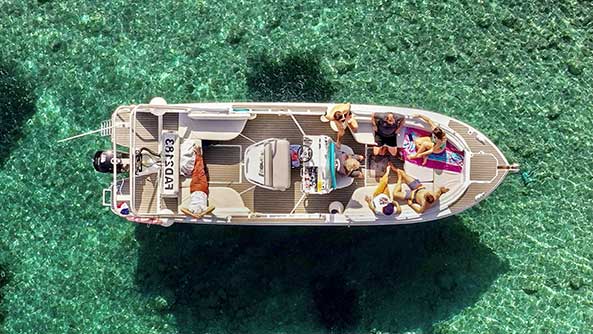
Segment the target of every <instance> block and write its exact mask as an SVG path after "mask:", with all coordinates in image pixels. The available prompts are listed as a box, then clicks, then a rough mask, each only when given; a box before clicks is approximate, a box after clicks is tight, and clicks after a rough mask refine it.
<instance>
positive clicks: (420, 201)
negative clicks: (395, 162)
mask: <svg viewBox="0 0 593 334" xmlns="http://www.w3.org/2000/svg"><path fill="white" fill-rule="evenodd" d="M392 168H393V170H394V171H395V172H396V173H397V183H396V185H395V189H394V190H393V198H394V199H396V200H400V201H407V202H408V205H409V206H410V207H411V208H412V209H413V210H414V211H416V212H417V213H423V212H424V211H426V210H428V209H429V208H430V207H431V206H432V205H433V204H434V203H435V202H436V201H437V200H438V199H439V198H440V197H441V195H442V194H444V193H446V192H448V191H449V188H446V187H440V188H439V190H437V191H436V192H435V191H430V190H428V189H426V187H424V185H422V183H420V181H419V180H418V179H415V178H413V177H411V176H410V175H408V174H407V173H406V172H405V171H403V170H401V169H397V168H395V167H392ZM402 180H403V181H404V182H405V183H406V184H407V185H408V187H409V188H410V190H407V189H403V188H402V185H401V183H402Z"/></svg>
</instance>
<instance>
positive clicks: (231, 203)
mask: <svg viewBox="0 0 593 334" xmlns="http://www.w3.org/2000/svg"><path fill="white" fill-rule="evenodd" d="M190 183H191V178H186V179H185V180H184V181H183V182H182V184H181V199H180V201H179V202H180V203H181V205H180V207H182V208H183V207H187V206H188V205H189V201H190V196H191V194H190V192H189V185H190ZM209 192H210V193H209V194H208V205H212V206H214V208H215V209H214V212H213V214H214V215H215V216H218V217H223V218H226V217H229V216H247V215H248V214H249V213H250V212H251V210H249V208H247V207H246V206H245V203H244V202H243V198H241V195H240V194H239V193H238V192H237V191H236V190H235V189H233V188H229V187H210V188H209Z"/></svg>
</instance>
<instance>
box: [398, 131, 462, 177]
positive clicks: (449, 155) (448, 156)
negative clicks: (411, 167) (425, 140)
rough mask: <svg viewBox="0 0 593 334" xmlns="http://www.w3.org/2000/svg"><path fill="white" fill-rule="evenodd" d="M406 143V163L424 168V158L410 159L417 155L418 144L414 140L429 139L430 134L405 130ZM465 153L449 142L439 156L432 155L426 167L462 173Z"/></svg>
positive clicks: (403, 152)
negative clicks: (412, 155) (411, 156)
mask: <svg viewBox="0 0 593 334" xmlns="http://www.w3.org/2000/svg"><path fill="white" fill-rule="evenodd" d="M404 131H405V132H404V143H403V147H402V150H401V153H402V155H403V157H404V159H405V160H406V161H409V162H410V163H413V164H415V165H418V166H422V160H423V159H422V158H418V159H409V158H408V156H409V155H410V154H414V153H416V144H415V143H414V139H415V138H417V137H429V136H430V135H431V133H430V132H428V131H425V130H420V129H415V128H405V129H404ZM463 158H464V155H463V151H460V150H458V149H457V148H456V147H455V146H453V144H451V143H450V142H447V146H446V147H445V150H444V151H443V152H441V153H438V154H435V153H433V154H430V155H429V156H428V160H427V161H426V164H425V165H424V167H429V168H435V169H442V170H448V171H451V172H456V173H460V172H461V170H462V169H463Z"/></svg>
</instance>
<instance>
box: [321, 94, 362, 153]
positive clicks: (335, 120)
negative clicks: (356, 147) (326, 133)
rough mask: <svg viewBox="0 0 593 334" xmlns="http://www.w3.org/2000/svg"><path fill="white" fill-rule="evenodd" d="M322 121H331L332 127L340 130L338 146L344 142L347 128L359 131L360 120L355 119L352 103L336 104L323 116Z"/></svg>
mask: <svg viewBox="0 0 593 334" xmlns="http://www.w3.org/2000/svg"><path fill="white" fill-rule="evenodd" d="M321 121H322V122H331V123H332V124H333V126H332V128H333V129H334V130H336V131H338V136H337V138H336V146H337V147H338V148H339V147H340V145H341V143H342V137H343V136H344V133H346V128H350V131H352V132H356V131H358V122H357V121H356V119H354V115H352V111H351V110H350V103H342V104H336V105H335V106H334V107H333V108H332V109H331V110H330V111H327V112H326V113H325V115H323V116H321Z"/></svg>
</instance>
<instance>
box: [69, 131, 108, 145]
mask: <svg viewBox="0 0 593 334" xmlns="http://www.w3.org/2000/svg"><path fill="white" fill-rule="evenodd" d="M104 130H105V129H104V128H101V129H97V130H93V131H89V132H85V133H81V134H79V135H76V136H72V137H68V138H64V139H60V140H58V143H63V142H65V141H68V140H72V139H76V138H80V137H84V136H88V135H91V134H93V133H97V132H101V131H104Z"/></svg>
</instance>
